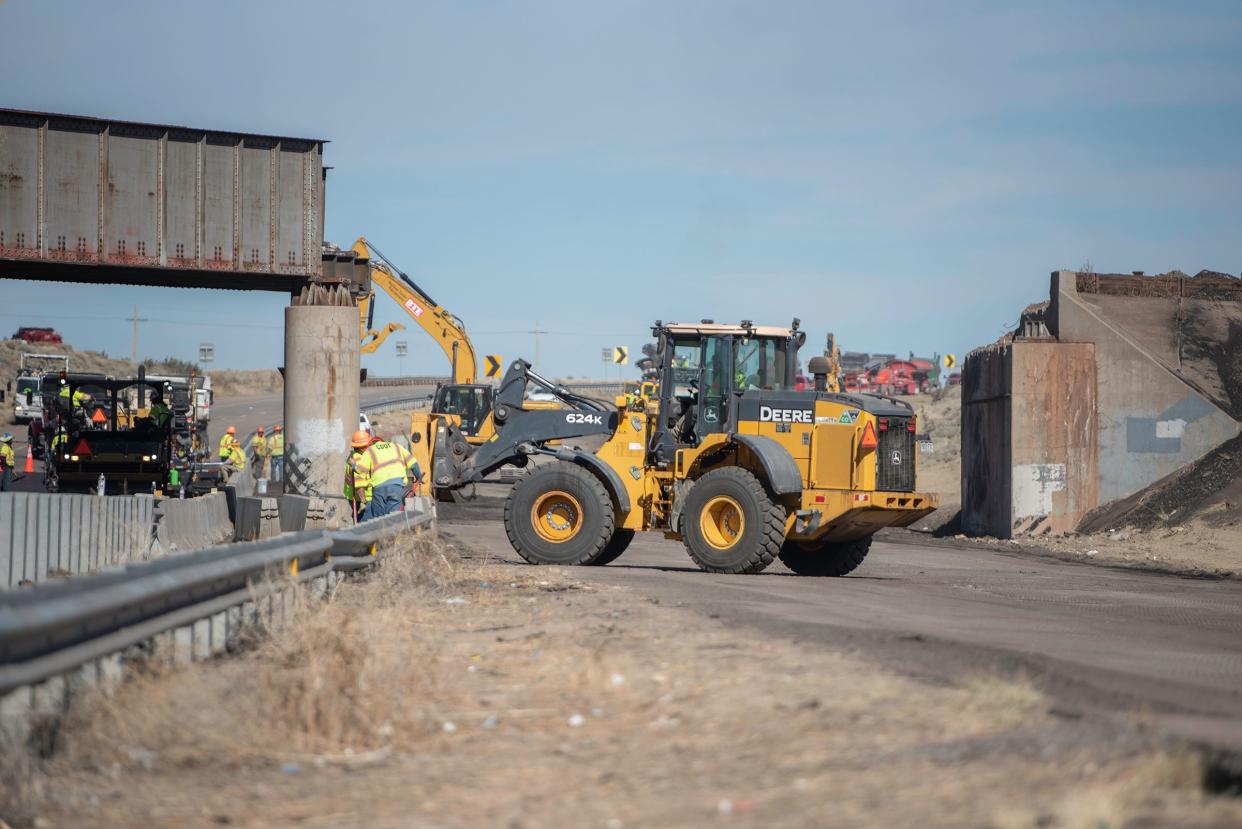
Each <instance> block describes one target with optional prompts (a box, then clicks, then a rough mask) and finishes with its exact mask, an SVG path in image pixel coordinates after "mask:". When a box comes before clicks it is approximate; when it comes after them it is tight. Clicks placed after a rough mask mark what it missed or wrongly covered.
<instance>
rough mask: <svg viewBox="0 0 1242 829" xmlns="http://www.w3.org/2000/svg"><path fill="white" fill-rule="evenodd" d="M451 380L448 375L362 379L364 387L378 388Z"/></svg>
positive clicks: (423, 384)
mask: <svg viewBox="0 0 1242 829" xmlns="http://www.w3.org/2000/svg"><path fill="white" fill-rule="evenodd" d="M447 382H449V378H447V377H443V376H441V377H432V376H428V375H421V374H420V375H411V376H408V377H367V379H365V380H363V381H362V387H363V388H364V389H366V388H376V387H383V386H438V385H440V384H441V383H447Z"/></svg>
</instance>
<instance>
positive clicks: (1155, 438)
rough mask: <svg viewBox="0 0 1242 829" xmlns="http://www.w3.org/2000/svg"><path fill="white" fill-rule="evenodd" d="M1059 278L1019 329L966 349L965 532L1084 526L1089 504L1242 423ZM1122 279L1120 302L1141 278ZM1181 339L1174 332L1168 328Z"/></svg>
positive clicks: (1128, 488)
mask: <svg viewBox="0 0 1242 829" xmlns="http://www.w3.org/2000/svg"><path fill="white" fill-rule="evenodd" d="M1078 278H1079V275H1078V274H1077V273H1075V272H1071V271H1057V272H1055V273H1053V274H1052V284H1051V296H1050V301H1049V303H1047V305H1046V307H1045V306H1032V308H1029V309H1027V311H1026V312H1024V314H1023V317H1024V320H1023V324H1022V325H1021V326H1020V328H1019V331H1018V332H1017V333H1016V334H1014V335H1010V336H1007V337H1005V338H1003V339H1002V340H1001V341H1000V342H998V343H996V344H993V345H990V346H986V347H984V348H980V349H977V350H975V351H974V352H972V353H971V354H970V355H968V356H967V358H966V362H965V365H964V367H963V376H962V383H963V398H962V405H963V411H962V516H961V519H962V528H963V530H964V531H965V532H967V533H970V534H975V535H993V536H997V537H1001V538H1008V537H1012V536H1013V535H1018V534H1032V533H1034V534H1042V533H1060V532H1066V531H1071V530H1073V529H1075V528H1076V527H1077V526H1078V524H1079V522H1080V521H1081V520H1082V519H1083V518H1084V517H1085V516H1086V514H1087V513H1088V512H1090V511H1091V510H1093V509H1095V508H1096V507H1098V506H1100V505H1101V504H1105V503H1109V502H1111V501H1115V500H1117V499H1121V498H1125V497H1127V496H1129V495H1132V494H1134V493H1136V492H1140V491H1141V490H1143V489H1145V488H1146V487H1148V486H1150V485H1152V484H1154V483H1156V482H1157V481H1159V480H1161V479H1162V478H1164V477H1165V476H1167V475H1169V474H1170V473H1172V472H1174V471H1176V470H1178V469H1180V468H1182V467H1184V466H1186V465H1187V464H1190V463H1193V462H1194V461H1196V460H1198V459H1199V458H1201V457H1203V456H1204V455H1205V454H1207V453H1208V452H1210V451H1211V450H1212V449H1214V448H1216V447H1217V446H1219V445H1220V444H1221V443H1223V442H1225V441H1227V440H1230V439H1232V438H1234V437H1235V436H1237V435H1238V434H1239V431H1240V429H1242V426H1240V424H1239V423H1238V421H1236V420H1235V419H1234V418H1233V417H1232V416H1231V415H1230V414H1229V413H1228V412H1226V411H1225V410H1224V409H1222V408H1221V407H1220V405H1218V403H1217V402H1215V401H1214V400H1213V399H1212V398H1211V397H1209V396H1208V395H1207V394H1206V393H1204V392H1202V391H1201V390H1200V389H1199V388H1197V387H1196V385H1195V384H1193V383H1191V382H1189V381H1188V380H1187V379H1186V378H1184V377H1182V376H1179V374H1178V373H1177V372H1176V371H1175V370H1174V369H1173V368H1172V367H1170V366H1169V365H1167V364H1166V363H1165V362H1163V361H1162V360H1161V359H1160V357H1159V356H1157V355H1156V354H1155V353H1153V350H1152V349H1151V348H1149V347H1147V346H1145V345H1144V343H1142V342H1140V341H1139V340H1138V339H1137V338H1136V336H1134V335H1133V334H1132V333H1131V332H1129V331H1127V330H1126V329H1125V327H1124V326H1123V325H1121V324H1118V323H1117V322H1116V321H1115V320H1113V319H1110V318H1109V317H1108V316H1107V315H1106V314H1104V313H1103V312H1102V311H1101V310H1100V309H1099V307H1097V306H1095V305H1093V304H1092V303H1090V302H1088V301H1086V300H1085V299H1084V298H1083V297H1082V296H1080V294H1079V291H1078V282H1077V280H1078ZM1124 279H1126V280H1129V279H1133V280H1136V281H1135V282H1133V284H1132V285H1128V284H1127V283H1125V282H1124V281H1121V282H1119V278H1117V277H1109V280H1110V282H1111V283H1114V284H1120V286H1121V287H1120V290H1122V291H1125V290H1130V289H1133V291H1134V292H1135V293H1134V297H1133V298H1131V297H1130V296H1128V295H1113V296H1110V297H1109V298H1108V299H1109V300H1110V302H1111V303H1112V304H1113V306H1114V307H1124V305H1125V303H1126V302H1130V303H1131V304H1133V303H1137V302H1139V301H1140V299H1139V297H1140V296H1141V291H1142V289H1143V287H1144V283H1143V282H1142V280H1143V279H1144V277H1141V276H1136V277H1125V278H1124ZM1170 336H1174V333H1172V332H1171V333H1170Z"/></svg>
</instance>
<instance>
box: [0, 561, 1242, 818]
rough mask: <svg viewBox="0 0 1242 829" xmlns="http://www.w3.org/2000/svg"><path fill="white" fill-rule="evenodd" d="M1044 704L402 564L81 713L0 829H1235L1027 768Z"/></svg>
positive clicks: (1044, 724)
mask: <svg viewBox="0 0 1242 829" xmlns="http://www.w3.org/2000/svg"><path fill="white" fill-rule="evenodd" d="M1047 704H1048V703H1047V700H1045V698H1044V697H1043V695H1042V694H1040V692H1039V691H1038V690H1036V689H1035V688H1034V687H1033V685H1031V684H1030V683H1029V682H1027V681H1026V680H1025V679H1023V678H1021V677H1019V678H1017V679H1003V678H998V677H996V676H992V675H989V674H975V675H972V676H969V677H967V678H966V679H965V680H964V681H963V682H962V683H961V685H960V686H959V687H942V686H929V685H924V684H921V683H918V682H915V681H913V680H910V679H907V678H904V677H901V676H898V675H896V674H894V673H891V672H889V671H885V670H882V669H879V668H876V667H875V666H874V665H870V664H868V663H866V662H864V661H862V660H859V659H856V658H853V657H849V656H845V655H842V654H838V653H832V652H828V651H824V650H820V649H816V648H807V647H806V646H804V645H798V644H795V643H793V642H790V641H787V640H773V639H769V638H763V637H759V636H757V635H755V634H753V633H750V632H748V631H746V630H738V629H726V628H722V627H721V626H720V625H719V624H717V623H714V622H713V621H711V620H708V619H705V618H702V617H699V616H695V615H693V614H689V613H686V612H684V611H679V610H675V609H670V608H665V607H655V606H653V605H651V604H648V603H645V602H642V601H641V600H637V599H635V597H634V596H632V595H631V594H629V593H627V592H625V591H623V590H619V589H615V588H602V587H591V586H588V585H585V584H582V583H580V582H577V581H575V580H574V579H573V577H572V571H566V570H562V569H560V568H533V567H515V566H511V565H505V564H502V563H498V562H496V561H493V560H488V559H486V558H480V557H475V558H470V557H463V556H462V555H460V554H458V553H457V552H455V551H454V550H452V549H451V548H449V547H447V546H445V545H444V544H443V543H429V544H420V545H418V546H416V547H414V548H412V549H409V550H406V551H405V552H404V554H402V555H394V556H391V557H388V558H386V559H385V560H384V561H383V562H382V564H381V566H380V567H379V568H377V570H376V571H375V572H374V573H372V574H370V575H368V576H366V577H364V578H363V579H360V580H358V581H351V582H347V583H345V584H344V585H343V586H342V587H341V588H340V589H339V590H337V591H336V592H335V594H334V595H331V596H329V597H327V599H326V600H324V599H319V598H313V597H312V596H310V595H308V594H302V595H301V596H300V597H299V599H298V601H297V602H296V606H295V607H294V608H293V610H292V612H291V614H290V615H289V616H287V617H286V622H285V624H283V625H282V626H281V627H280V628H279V629H277V630H274V631H272V633H271V635H270V636H268V637H265V638H263V639H261V640H259V641H258V642H257V643H256V644H255V645H254V646H253V647H252V648H250V649H249V650H247V651H246V652H245V653H242V654H239V655H235V656H233V657H230V658H227V659H221V660H215V661H213V662H210V663H200V664H197V665H194V666H192V667H190V668H188V669H185V670H174V671H165V672H162V673H159V674H153V675H151V676H145V677H142V678H139V679H136V680H134V681H131V682H129V683H127V684H126V685H125V686H123V687H122V688H121V689H119V691H117V692H116V693H113V694H111V695H103V694H99V695H96V697H95V698H93V699H90V700H84V704H83V705H80V706H77V707H76V709H75V711H74V712H73V713H72V714H71V716H70V718H69V720H68V721H67V722H66V724H65V728H64V734H63V736H64V741H63V746H64V749H63V751H62V752H61V753H60V754H59V755H58V756H57V757H55V758H53V759H52V760H51V761H50V762H48V763H46V764H44V765H43V767H42V769H41V771H39V772H38V773H37V774H36V775H35V777H36V778H37V779H36V780H35V781H34V782H32V783H30V784H28V786H27V788H26V790H25V791H24V792H23V793H22V797H23V803H24V804H25V806H24V807H23V809H22V811H21V812H20V813H18V812H11V813H10V814H17V815H18V816H19V817H23V818H30V817H31V816H33V815H35V814H38V815H41V816H44V817H45V818H46V819H47V820H49V821H50V823H49V825H53V826H56V825H66V826H71V825H80V824H81V823H82V822H83V821H84V820H89V821H91V822H92V823H94V824H96V825H144V826H186V825H191V826H208V825H216V824H221V823H233V824H241V825H266V826H273V825H275V826H286V825H288V826H292V825H297V826H315V827H329V826H330V827H334V828H335V827H339V826H367V827H372V826H392V827H398V826H408V825H436V826H479V825H488V826H491V825H516V824H521V825H525V826H552V827H558V826H566V827H569V826H573V827H578V826H608V825H614V826H615V825H617V822H620V823H621V824H622V825H624V826H638V825H650V826H684V825H697V824H701V823H707V822H715V821H720V820H727V821H729V822H730V823H731V824H732V825H734V826H753V827H759V826H763V827H768V826H806V825H878V824H884V825H899V826H923V825H928V824H936V825H978V826H982V825H988V824H989V823H990V824H992V825H996V826H998V827H1008V826H1036V825H1064V826H1075V825H1084V821H1090V820H1091V819H1093V817H1096V816H1103V819H1105V820H1113V819H1114V818H1115V817H1116V816H1118V815H1123V816H1124V815H1135V816H1138V817H1146V818H1149V819H1151V818H1153V817H1154V819H1155V820H1156V822H1155V823H1154V824H1152V825H1161V823H1162V822H1163V823H1167V822H1168V821H1167V818H1168V817H1169V816H1170V815H1173V814H1177V815H1179V817H1180V816H1184V815H1190V816H1201V815H1209V816H1213V817H1215V818H1217V819H1220V820H1221V822H1225V821H1226V820H1227V819H1228V818H1230V817H1233V816H1236V817H1238V818H1242V810H1236V809H1235V810H1232V811H1230V810H1229V808H1228V804H1225V806H1222V805H1221V803H1220V802H1219V799H1215V800H1209V799H1206V798H1204V797H1203V796H1202V795H1199V794H1197V789H1196V788H1195V786H1196V785H1197V784H1196V780H1197V779H1201V773H1200V772H1196V769H1195V767H1194V765H1193V763H1192V762H1189V761H1186V762H1183V761H1182V760H1179V759H1178V758H1176V757H1173V758H1171V759H1165V758H1164V756H1163V755H1159V754H1156V755H1153V754H1151V753H1149V752H1144V751H1142V750H1141V749H1140V748H1138V747H1137V746H1135V747H1133V748H1130V749H1127V750H1126V752H1122V753H1121V754H1120V755H1118V754H1117V753H1115V752H1113V753H1110V752H1109V751H1104V752H1103V753H1101V752H1100V751H1099V749H1100V746H1099V744H1098V743H1096V742H1092V740H1093V739H1094V740H1098V739H1099V738H1098V737H1096V738H1086V737H1084V738H1083V740H1082V741H1081V742H1080V743H1074V742H1070V743H1069V744H1068V745H1064V746H1063V745H1062V744H1061V743H1057V742H1054V743H1052V744H1053V745H1056V746H1057V752H1056V754H1054V755H1044V756H1040V755H1039V754H1038V752H1036V753H1034V754H1032V753H1031V752H1030V751H1029V750H1028V749H1024V748H1022V746H1024V745H1027V744H1028V743H1027V742H1026V741H1027V740H1029V739H1030V738H1031V736H1030V735H1036V739H1042V738H1040V737H1039V735H1042V734H1045V733H1047V734H1048V735H1050V736H1049V737H1048V739H1050V740H1054V741H1056V740H1060V741H1064V740H1065V739H1066V738H1065V737H1064V732H1063V730H1060V726H1059V725H1058V722H1057V721H1056V720H1055V718H1053V717H1051V716H1049V715H1048V714H1047V712H1046V707H1047ZM1013 735H1018V736H1017V738H1016V739H1011V738H1013ZM1117 756H1124V757H1127V758H1129V759H1126V760H1124V761H1117V760H1116V759H1115V757H1117ZM1191 759H1193V758H1191ZM1196 774H1199V777H1198V778H1197V777H1196ZM290 775H295V776H294V777H291V776H290ZM296 775H300V777H296ZM290 791H296V792H297V796H296V797H294V796H290V794H289V792H290ZM1195 798H1198V799H1195ZM12 802H14V801H10V805H12ZM1170 804H1172V805H1174V806H1176V807H1177V808H1178V809H1179V810H1182V811H1179V812H1172V811H1170ZM0 814H5V816H6V817H8V814H6V813H5V812H4V809H3V806H0ZM1050 815H1051V818H1049V816H1050ZM929 816H930V817H929ZM1049 819H1051V820H1053V821H1055V822H1054V823H1048V822H1047V821H1048V820H1049ZM1162 819H1164V820H1163V821H1162ZM1183 822H1184V821H1183ZM1107 825H1117V824H1115V823H1109V824H1107Z"/></svg>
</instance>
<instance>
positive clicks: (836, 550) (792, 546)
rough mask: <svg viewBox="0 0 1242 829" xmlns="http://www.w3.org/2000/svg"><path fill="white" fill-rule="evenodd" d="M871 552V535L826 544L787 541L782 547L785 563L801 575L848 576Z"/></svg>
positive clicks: (782, 557) (782, 556)
mask: <svg viewBox="0 0 1242 829" xmlns="http://www.w3.org/2000/svg"><path fill="white" fill-rule="evenodd" d="M870 549H871V536H867V537H866V538H856V539H854V540H853V541H826V542H824V543H822V544H806V543H803V542H800V541H786V542H785V545H784V546H783V547H781V564H784V565H785V566H786V567H788V568H789V569H790V570H793V571H794V572H795V573H797V574H798V575H799V576H844V575H846V574H847V573H851V572H853V571H854V569H855V568H857V567H858V565H860V564H862V563H863V559H864V558H866V557H867V552H868V551H869V550H870Z"/></svg>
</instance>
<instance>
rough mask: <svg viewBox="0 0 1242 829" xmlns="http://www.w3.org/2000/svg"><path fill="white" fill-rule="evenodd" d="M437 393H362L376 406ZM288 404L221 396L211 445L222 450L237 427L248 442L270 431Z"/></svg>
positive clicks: (279, 399)
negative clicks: (261, 431) (225, 439)
mask: <svg viewBox="0 0 1242 829" xmlns="http://www.w3.org/2000/svg"><path fill="white" fill-rule="evenodd" d="M434 391H435V386H391V387H390V386H383V387H378V388H364V389H361V390H360V392H359V399H360V401H361V402H362V403H364V404H365V403H376V402H379V401H381V400H393V399H395V398H398V397H414V396H415V395H419V394H431V393H432V392H434ZM284 401H285V398H284V395H283V394H255V395H246V396H244V397H232V398H226V397H221V396H219V395H217V396H216V402H215V403H214V404H213V405H212V407H211V426H210V428H209V429H208V435H209V440H210V445H211V446H212V447H215V446H218V445H219V443H220V436H221V435H223V434H224V430H225V429H227V428H228V427H229V426H230V425H232V426H236V427H237V434H238V436H239V437H241V438H245V437H246V436H247V435H249V434H251V433H252V432H254V430H255V429H257V428H258V427H259V426H262V427H264V428H265V429H270V428H271V427H272V426H274V425H275V424H277V423H282V422H283V417H284V415H283V411H284V405H285V403H284Z"/></svg>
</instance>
